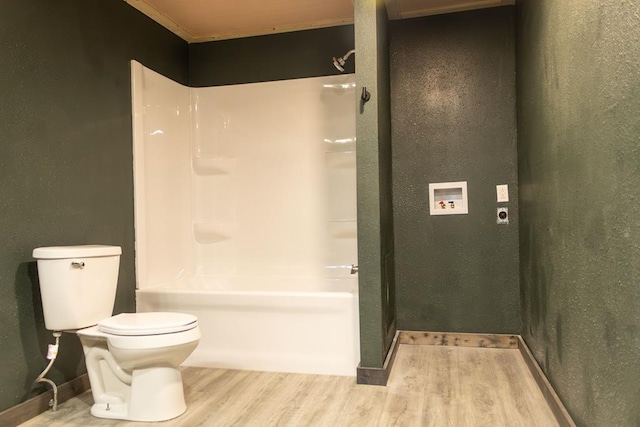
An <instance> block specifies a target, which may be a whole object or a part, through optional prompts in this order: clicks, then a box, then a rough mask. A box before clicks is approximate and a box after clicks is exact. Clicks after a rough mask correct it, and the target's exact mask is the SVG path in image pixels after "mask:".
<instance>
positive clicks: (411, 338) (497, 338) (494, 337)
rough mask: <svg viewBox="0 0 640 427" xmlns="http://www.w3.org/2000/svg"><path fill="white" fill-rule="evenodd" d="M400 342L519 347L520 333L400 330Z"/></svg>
mask: <svg viewBox="0 0 640 427" xmlns="http://www.w3.org/2000/svg"><path fill="white" fill-rule="evenodd" d="M399 335H400V344H414V345H443V346H455V347H481V348H510V349H516V348H518V335H504V334H467V333H457V332H453V333H450V332H419V331H400V334H399Z"/></svg>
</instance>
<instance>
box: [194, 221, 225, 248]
mask: <svg viewBox="0 0 640 427" xmlns="http://www.w3.org/2000/svg"><path fill="white" fill-rule="evenodd" d="M231 228H232V227H231V224H228V223H219V222H196V223H194V224H193V237H194V238H195V239H196V242H198V243H201V244H211V243H218V242H222V241H225V240H229V239H231V235H232V232H231Z"/></svg>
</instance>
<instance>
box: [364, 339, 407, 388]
mask: <svg viewBox="0 0 640 427" xmlns="http://www.w3.org/2000/svg"><path fill="white" fill-rule="evenodd" d="M398 336H399V332H398V331H396V334H395V336H394V337H393V341H391V346H390V347H389V351H388V352H387V357H385V360H384V364H383V365H382V368H367V367H362V366H358V369H357V371H356V372H357V375H356V382H357V383H358V384H367V385H381V386H386V385H387V381H388V380H389V374H390V373H391V368H392V367H393V362H395V360H396V354H397V353H398V345H399V344H400V340H399V339H398Z"/></svg>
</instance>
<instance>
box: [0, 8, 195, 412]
mask: <svg viewBox="0 0 640 427" xmlns="http://www.w3.org/2000/svg"><path fill="white" fill-rule="evenodd" d="M0 9H1V10H0V12H1V13H0V58H2V61H1V65H0V94H2V102H0V240H1V241H2V245H0V292H1V293H2V298H0V331H1V333H0V339H1V340H2V365H1V366H0V411H1V410H3V409H6V408H8V407H11V406H13V405H15V404H17V403H19V402H22V401H24V400H26V399H27V398H29V397H31V396H32V395H33V394H35V393H37V392H42V391H43V390H44V389H45V387H44V386H34V385H33V380H34V379H35V378H36V376H37V375H38V374H39V373H40V371H42V369H43V368H44V367H45V366H46V362H47V361H46V359H45V357H44V355H45V353H46V344H47V343H48V342H51V334H50V332H48V331H46V330H45V329H44V324H43V317H42V308H41V303H40V295H39V290H38V282H37V270H36V268H35V262H34V261H33V259H32V258H31V251H32V249H33V248H35V247H37V246H46V245H75V244H85V243H102V244H113V245H119V246H122V249H123V255H122V260H121V264H120V280H119V284H118V294H117V301H116V311H133V310H135V304H134V288H135V278H134V253H133V251H134V242H133V240H134V235H133V174H132V137H131V95H130V69H129V60H130V59H137V60H138V61H140V62H142V63H144V64H145V65H147V66H149V67H151V68H153V69H155V70H157V71H159V72H161V73H163V74H165V75H167V76H170V77H171V78H173V79H175V80H177V81H179V82H182V83H187V81H188V69H187V65H188V64H187V55H188V50H187V43H185V42H183V41H182V40H181V39H179V38H178V37H176V36H174V35H173V34H171V33H170V32H168V31H167V30H165V29H163V28H162V27H160V26H159V25H157V24H155V23H154V22H153V21H151V20H149V19H148V18H147V17H145V16H144V15H142V14H140V13H139V12H138V11H136V10H135V9H133V8H132V7H130V6H128V5H127V4H126V3H125V2H123V1H122V0H101V1H94V2H86V1H80V0H58V1H55V2H52V1H48V0H31V1H26V2H25V1H17V0H8V1H3V2H2V7H1V8H0ZM83 370H84V362H83V357H82V349H81V347H80V345H79V341H78V338H77V337H76V336H75V335H66V334H65V335H64V336H63V337H62V341H61V347H60V353H59V356H58V360H57V361H56V363H55V365H54V367H53V369H52V370H51V373H50V377H51V378H52V379H53V380H54V381H56V383H58V384H60V383H62V382H64V381H67V380H69V379H72V378H74V377H76V376H77V375H79V374H80V373H82V372H83ZM47 388H48V386H47Z"/></svg>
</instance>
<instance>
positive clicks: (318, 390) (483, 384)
mask: <svg viewBox="0 0 640 427" xmlns="http://www.w3.org/2000/svg"><path fill="white" fill-rule="evenodd" d="M183 379H184V385H185V396H186V399H187V406H188V409H187V412H186V413H184V414H183V415H182V416H180V417H178V418H176V419H173V420H170V421H165V422H161V423H154V424H152V425H153V426H154V427H155V426H162V427H165V426H172V427H173V426H180V427H182V426H188V427H192V426H194V427H195V426H205V427H209V426H211V427H217V426H329V427H339V426H349V427H351V426H363V427H364V426H366V427H369V426H385V427H386V426H433V427H443V426H456V427H457V426H461V427H466V426H469V427H476V426H491V427H495V426H509V427H515V426H540V427H552V426H557V425H558V423H557V422H556V420H555V418H554V417H553V414H552V412H551V410H550V409H549V407H548V406H547V404H546V402H545V400H544V397H543V396H542V393H541V392H540V390H539V389H538V387H537V385H536V383H535V381H534V379H533V377H532V376H531V374H530V372H529V371H528V369H527V367H526V365H525V362H524V360H523V359H522V356H521V355H520V352H518V351H517V350H505V349H485V348H461V347H440V346H427V345H400V347H399V349H398V354H397V357H396V361H395V364H394V366H393V369H392V371H391V375H390V377H389V382H388V385H387V387H379V386H368V385H357V384H356V383H355V378H352V377H337V376H321V375H304V374H284V373H275V372H253V371H233V370H225V369H202V368H184V370H183ZM92 403H93V400H92V397H91V394H90V392H86V393H83V394H81V395H80V396H77V397H75V398H73V399H71V400H69V401H67V402H65V403H63V404H61V405H60V406H59V408H58V411H57V412H51V411H49V412H46V413H44V414H41V415H39V416H38V417H36V418H33V419H32V420H30V421H28V422H27V423H24V424H22V426H48V427H49V426H51V427H58V426H60V427H62V426H64V427H67V426H116V425H117V426H124V427H128V426H136V427H140V426H145V425H146V426H149V425H151V424H149V423H134V422H125V421H118V420H106V419H99V418H95V417H93V416H91V414H90V413H89V410H90V407H91V404H92Z"/></svg>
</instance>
